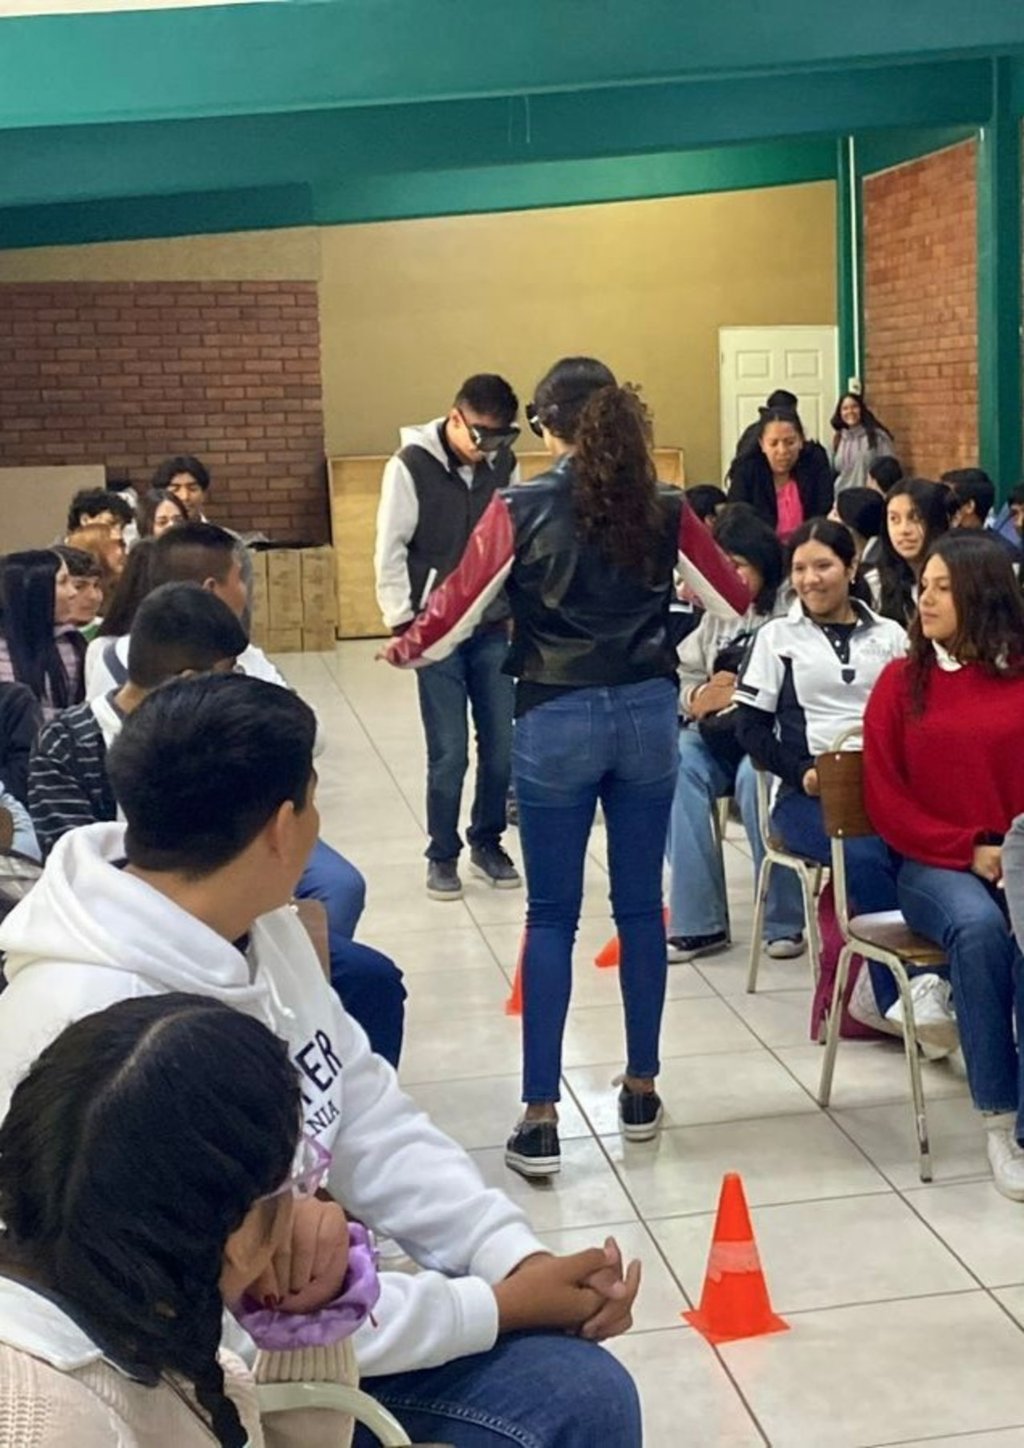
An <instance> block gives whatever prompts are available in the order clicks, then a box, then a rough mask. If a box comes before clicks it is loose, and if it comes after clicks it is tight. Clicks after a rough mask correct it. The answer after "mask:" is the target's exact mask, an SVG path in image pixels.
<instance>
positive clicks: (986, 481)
mask: <svg viewBox="0 0 1024 1448" xmlns="http://www.w3.org/2000/svg"><path fill="white" fill-rule="evenodd" d="M939 481H940V482H943V483H946V484H947V485H948V486H949V487H951V488H952V489H953V495H954V497H955V499H956V511H955V513H954V514H953V517H952V519H951V521H950V527H951V528H968V529H974V530H977V529H979V528H987V527H988V523H989V519H990V518H991V516H992V509H993V508H994V507H995V503H996V485H995V483H994V482H993V481H992V479H991V478H990V477H989V475H988V473H986V472H985V471H984V470H983V469H982V468H950V469H949V471H948V472H945V473H943V474H942V477H941V478H940V479H939ZM992 536H993V538H995V539H996V540H997V541H998V542H999V544H1000V546H1001V547H1002V548H1005V549H1006V551H1007V553H1009V555H1010V559H1011V562H1013V563H1019V562H1020V556H1021V550H1020V547H1019V546H1018V545H1017V544H1015V543H1014V542H1013V540H1012V539H1010V538H1007V537H1006V536H1005V534H1003V533H996V532H993V534H992Z"/></svg>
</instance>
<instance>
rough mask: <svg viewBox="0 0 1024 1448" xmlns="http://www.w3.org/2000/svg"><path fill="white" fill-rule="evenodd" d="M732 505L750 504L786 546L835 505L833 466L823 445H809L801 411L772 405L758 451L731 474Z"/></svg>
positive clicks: (760, 430)
mask: <svg viewBox="0 0 1024 1448" xmlns="http://www.w3.org/2000/svg"><path fill="white" fill-rule="evenodd" d="M729 480H730V481H729V501H730V503H749V504H750V506H751V507H752V508H753V509H754V511H755V513H757V514H759V516H760V517H762V518H763V519H764V520H765V522H766V523H768V524H769V525H770V526H771V527H772V528H774V529H775V531H776V533H778V535H779V537H780V538H781V539H782V541H783V542H785V541H786V539H787V538H788V537H789V536H790V534H791V533H794V532H795V531H796V530H797V528H799V527H800V525H801V523H805V522H807V521H808V520H809V519H811V518H824V517H826V516H827V514H828V512H829V509H830V508H831V507H832V496H833V491H832V466H831V464H830V463H829V460H828V454H827V453H826V452H825V449H824V448H823V447H822V445H821V443H819V442H809V441H808V439H807V438H806V436H805V435H804V429H803V425H802V423H801V421H800V418H799V417H798V415H797V414H796V413H795V412H792V411H790V410H789V409H788V408H783V407H766V408H765V409H764V411H763V413H762V415H761V422H760V426H759V427H758V432H757V448H756V450H754V451H751V452H746V453H741V454H740V455H739V456H738V457H737V458H736V459H735V460H734V462H733V465H732V467H731V468H730V470H729Z"/></svg>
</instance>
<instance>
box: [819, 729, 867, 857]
mask: <svg viewBox="0 0 1024 1448" xmlns="http://www.w3.org/2000/svg"><path fill="white" fill-rule="evenodd" d="M816 767H817V770H818V786H819V788H820V791H821V813H822V817H823V822H824V825H825V833H826V834H827V835H828V837H829V839H832V840H856V839H862V838H863V837H864V836H865V835H875V834H877V833H878V831H877V830H876V829H875V827H874V825H873V824H872V823H871V819H870V816H869V815H868V812H867V808H866V806H865V804H864V755H863V754H862V753H861V751H860V750H859V749H858V750H850V749H829V750H826V752H825V753H824V754H819V755H818V759H817V764H816Z"/></svg>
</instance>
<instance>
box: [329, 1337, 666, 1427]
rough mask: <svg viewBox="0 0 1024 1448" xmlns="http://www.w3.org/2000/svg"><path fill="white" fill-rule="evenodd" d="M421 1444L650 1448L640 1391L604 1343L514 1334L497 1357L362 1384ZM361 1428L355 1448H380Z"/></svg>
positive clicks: (476, 1356) (459, 1360) (489, 1355)
mask: <svg viewBox="0 0 1024 1448" xmlns="http://www.w3.org/2000/svg"><path fill="white" fill-rule="evenodd" d="M360 1386H361V1387H363V1388H364V1389H365V1390H366V1392H368V1393H371V1394H372V1395H373V1397H375V1398H376V1399H377V1400H378V1401H379V1402H381V1403H383V1404H384V1406H385V1407H386V1408H388V1409H390V1411H391V1412H392V1413H394V1415H395V1417H396V1418H397V1419H398V1420H399V1422H400V1423H401V1424H402V1426H403V1427H404V1428H405V1430H406V1432H407V1433H408V1435H409V1437H410V1438H411V1439H412V1440H413V1442H416V1443H424V1442H435V1443H436V1442H439V1443H450V1444H452V1445H453V1448H641V1443H642V1440H643V1434H642V1430H641V1424H640V1404H639V1400H638V1397H637V1391H636V1385H635V1384H634V1382H633V1379H632V1378H631V1377H630V1375H629V1373H628V1372H627V1371H626V1369H625V1368H624V1367H623V1366H622V1364H621V1363H619V1362H618V1361H617V1359H616V1358H614V1357H612V1355H611V1353H610V1352H608V1351H606V1349H605V1348H603V1347H601V1346H599V1345H598V1344H597V1343H592V1342H585V1341H583V1340H582V1339H581V1338H576V1337H565V1336H563V1335H561V1334H557V1333H550V1332H537V1333H514V1334H510V1335H509V1336H508V1337H503V1338H500V1339H499V1340H498V1342H497V1343H496V1344H495V1346H494V1347H493V1348H492V1349H491V1350H490V1352H485V1353H474V1354H473V1356H471V1357H464V1358H457V1359H456V1360H455V1361H454V1362H450V1363H446V1364H445V1365H444V1366H443V1367H439V1368H424V1369H421V1371H419V1372H414V1373H394V1374H392V1375H390V1376H387V1377H377V1378H372V1377H370V1378H364V1379H363V1381H362V1383H361V1385H360ZM376 1443H377V1439H376V1438H374V1436H373V1434H372V1433H369V1432H367V1430H366V1429H365V1428H357V1429H356V1433H355V1438H354V1439H353V1445H352V1448H371V1445H372V1448H376Z"/></svg>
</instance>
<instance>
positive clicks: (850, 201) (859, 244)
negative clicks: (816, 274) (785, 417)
mask: <svg viewBox="0 0 1024 1448" xmlns="http://www.w3.org/2000/svg"><path fill="white" fill-rule="evenodd" d="M863 250H864V218H863V211H862V207H861V181H860V175H859V173H858V170H857V143H856V141H855V140H854V138H853V136H841V137H840V138H839V139H838V140H837V141H836V316H837V318H838V321H839V390H840V392H845V391H846V389H847V387H848V386H849V383H850V379H851V378H854V377H859V378H861V379H862V380H863V377H864V258H863Z"/></svg>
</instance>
